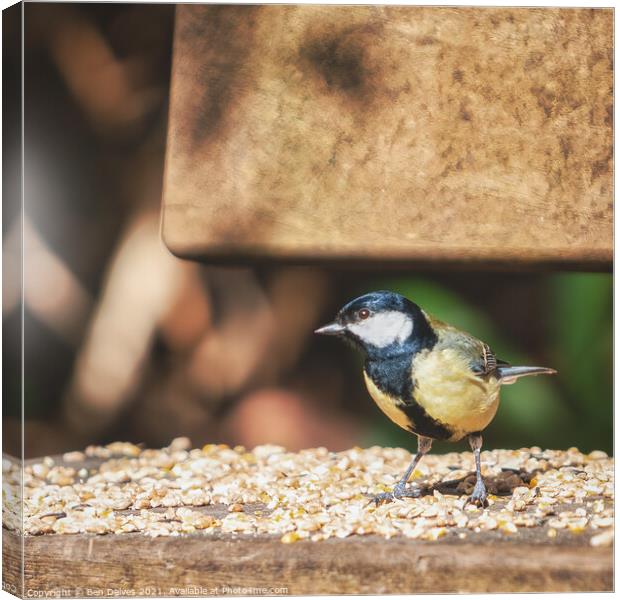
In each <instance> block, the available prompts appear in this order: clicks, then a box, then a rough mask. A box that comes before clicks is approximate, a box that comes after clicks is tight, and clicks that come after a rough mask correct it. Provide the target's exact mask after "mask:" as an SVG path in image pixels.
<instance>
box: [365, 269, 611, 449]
mask: <svg viewBox="0 0 620 600" xmlns="http://www.w3.org/2000/svg"><path fill="white" fill-rule="evenodd" d="M544 285H545V293H546V296H547V302H546V315H545V322H546V323H547V325H548V327H547V330H546V331H544V332H543V335H544V336H545V338H544V339H545V346H546V348H545V350H546V356H551V357H552V360H551V361H550V364H548V365H540V366H552V367H554V368H556V369H557V370H558V371H559V374H558V375H557V376H556V377H546V376H539V377H528V378H523V379H521V380H519V381H518V382H516V383H515V384H514V385H509V386H505V387H503V388H502V402H501V404H500V408H499V411H498V414H497V416H496V418H495V420H494V421H493V422H492V423H491V425H490V426H489V427H488V428H487V430H486V431H485V445H486V447H494V446H495V447H500V446H501V447H505V448H519V447H524V446H532V445H537V446H541V447H548V448H553V447H558V448H560V447H561V448H566V447H570V446H578V447H579V448H580V449H581V450H583V451H590V450H593V449H602V450H605V451H607V452H609V453H611V452H612V441H613V440H612V434H613V430H612V426H613V425H612V424H613V418H612V364H611V363H612V360H611V356H612V277H611V276H610V275H606V274H556V275H551V276H549V278H548V279H547V281H546V282H545V284H544ZM373 287H375V288H376V289H391V290H393V291H396V292H399V293H401V294H403V295H404V296H407V297H409V298H412V299H414V300H415V301H416V302H417V303H418V304H419V305H421V306H422V307H424V308H425V309H426V310H428V311H429V312H432V314H433V315H434V316H436V317H437V318H439V319H441V320H443V321H446V322H448V323H451V324H453V325H455V326H457V327H460V328H461V329H464V330H465V331H468V332H470V333H471V334H473V335H475V336H476V337H478V338H480V339H483V340H484V341H486V342H487V343H488V344H489V345H490V346H491V348H493V350H494V351H495V353H496V354H497V355H498V356H499V357H501V358H503V359H505V360H507V361H509V362H510V363H512V364H515V365H517V364H523V365H528V364H529V365H533V364H536V363H537V362H539V360H538V361H537V360H536V359H535V358H534V357H532V356H530V355H528V351H527V348H521V347H518V346H517V345H516V344H515V343H514V341H513V340H510V339H508V338H507V337H506V336H505V335H503V334H502V332H501V331H500V330H499V329H498V327H497V326H496V325H495V323H493V322H492V321H491V320H490V319H489V318H488V317H487V316H486V315H485V314H483V313H482V312H481V311H480V310H479V309H477V308H475V307H474V306H472V305H471V304H469V303H468V302H467V301H466V300H465V299H464V298H462V297H461V296H460V295H459V294H457V293H455V292H454V291H452V290H451V289H449V288H447V287H446V286H444V285H439V284H437V283H435V282H434V281H432V280H431V279H429V278H425V277H411V278H402V279H393V280H383V281H380V282H375V284H374V285H373ZM365 442H367V443H368V444H373V443H376V444H381V445H393V446H396V445H402V446H404V447H408V448H410V449H413V448H415V438H414V437H413V436H411V435H409V434H407V433H406V432H404V431H402V430H399V429H398V428H397V427H395V426H394V425H393V424H392V423H390V422H388V421H387V419H385V418H383V417H382V416H379V415H378V416H377V419H375V421H374V422H373V423H372V426H371V428H370V430H369V432H368V437H367V439H366V440H365ZM435 449H436V450H438V451H448V450H450V451H452V450H454V449H455V448H454V446H452V445H449V444H435Z"/></svg>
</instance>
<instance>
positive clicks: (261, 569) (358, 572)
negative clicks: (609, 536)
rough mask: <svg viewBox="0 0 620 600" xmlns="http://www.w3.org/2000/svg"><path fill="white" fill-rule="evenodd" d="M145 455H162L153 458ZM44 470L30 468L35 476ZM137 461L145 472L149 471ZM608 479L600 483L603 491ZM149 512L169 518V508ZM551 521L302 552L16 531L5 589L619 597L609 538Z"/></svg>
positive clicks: (100, 465) (139, 536) (195, 537)
mask: <svg viewBox="0 0 620 600" xmlns="http://www.w3.org/2000/svg"><path fill="white" fill-rule="evenodd" d="M146 452H151V456H152V457H153V455H152V452H153V451H146ZM162 452H163V451H162ZM212 456H215V455H212ZM5 458H6V457H5ZM106 460H107V459H102V458H87V459H86V460H85V461H82V462H77V463H76V462H74V460H73V459H72V460H71V461H70V462H67V461H65V460H64V458H63V457H54V463H55V464H57V465H64V466H70V465H71V466H73V468H75V469H76V470H78V471H81V470H82V468H86V470H87V471H89V473H90V474H91V475H93V474H97V473H98V472H103V471H105V472H109V470H110V469H114V468H125V467H122V466H121V465H120V463H116V462H115V461H116V459H112V463H107V462H106ZM450 460H451V461H453V460H454V457H453V458H451V459H450ZM593 460H594V459H593ZM605 460H607V459H605ZM40 462H41V460H40V459H35V460H29V461H26V467H29V466H32V465H34V464H36V463H40ZM444 462H445V461H444ZM128 464H129V463H126V465H128ZM133 464H134V468H135V469H141V468H143V467H144V465H145V463H140V465H142V466H139V464H138V463H137V462H135V463H133ZM557 465H563V466H562V468H563V469H564V470H565V471H564V472H565V473H566V474H567V475H571V476H572V477H577V476H578V475H584V474H585V473H586V471H585V470H583V469H584V468H586V467H584V466H583V465H581V466H580V464H579V463H575V462H574V461H573V459H571V458H570V456H569V455H568V454H566V455H565V456H562V457H559V458H558V462H557ZM557 465H556V466H557ZM578 467H579V468H578ZM102 469H103V471H102ZM27 472H28V469H27V470H26V473H27ZM233 472H234V473H236V475H235V476H236V477H242V476H243V475H242V474H241V473H240V472H239V471H238V470H234V471H233ZM599 475H601V476H602V472H599ZM150 476H152V473H151V474H150ZM591 476H592V475H591ZM539 477H540V476H539ZM86 479H87V476H84V477H82V476H79V478H78V480H77V481H78V482H84V481H86ZM127 479H128V480H130V481H131V480H132V478H127ZM603 479H605V478H604V477H603ZM459 481H460V480H453V481H447V482H444V483H441V484H437V485H435V487H434V489H435V490H437V491H441V493H442V494H452V495H458V494H459V491H458V490H459V489H460V488H459V486H458V484H459ZM494 481H495V478H494V477H487V485H489V486H490V489H491V488H493V486H494V485H496V483H494ZM597 481H598V479H596V478H593V479H592V480H591V482H592V483H593V484H596V482H597ZM127 483H128V484H129V482H127ZM30 485H32V483H31V484H30ZM120 485H121V486H122V485H123V484H120ZM513 485H516V484H513ZM566 485H567V486H570V485H572V484H569V483H567V484H566ZM102 489H103V488H102ZM511 492H512V490H510V491H509V492H508V493H507V495H508V496H510V494H511ZM597 499H598V497H595V496H589V499H588V502H587V503H582V504H579V505H574V504H570V502H569V501H568V500H567V501H566V502H568V503H560V504H558V505H556V507H555V510H554V513H553V514H561V513H562V511H566V510H572V511H574V509H575V507H576V506H579V507H580V508H581V509H582V510H584V511H585V512H586V513H588V514H589V513H591V511H592V510H593V508H592V506H593V505H592V502H593V501H594V500H597ZM96 501H97V500H96V499H93V500H92V502H96ZM601 501H602V500H601ZM505 502H506V498H505V494H504V497H503V500H501V501H500V500H498V503H497V505H494V506H493V507H491V508H490V509H489V514H491V515H495V516H498V515H500V513H499V512H498V511H499V509H500V508H501V507H502V506H504V505H505ZM604 502H605V504H606V505H607V506H609V505H610V503H611V502H613V499H610V498H606V499H605V500H604ZM192 509H193V510H196V511H199V512H201V513H203V514H206V515H210V516H212V517H214V518H215V519H224V518H225V517H226V516H227V515H230V514H231V513H230V510H229V507H228V506H226V505H225V504H221V503H220V504H208V505H204V506H193V507H192ZM145 510H146V511H147V512H158V513H165V512H166V511H168V510H169V508H166V507H165V506H161V507H156V508H148V509H145ZM243 510H244V511H245V512H246V513H256V512H257V511H260V512H261V513H263V514H265V513H266V514H269V513H270V512H271V511H270V510H269V509H268V508H267V507H266V506H265V505H264V504H260V503H259V504H255V505H249V504H246V505H245V506H244V507H243ZM115 512H116V513H118V514H120V513H123V514H129V513H132V514H138V513H141V512H142V511H141V510H136V509H121V510H118V511H115ZM520 514H523V513H520ZM498 518H499V517H498ZM543 521H544V520H543ZM543 521H541V522H540V523H539V524H538V525H537V526H534V527H525V528H523V527H520V528H519V529H518V532H516V531H515V532H514V534H510V535H507V534H506V533H505V532H502V531H500V530H499V529H494V530H487V531H485V530H482V531H477V532H472V531H471V530H470V531H468V532H467V537H466V538H464V539H461V538H460V537H458V536H456V535H449V536H446V537H442V538H439V539H437V540H435V541H424V540H421V539H410V538H407V537H404V536H395V537H392V538H391V539H385V538H383V537H380V536H377V535H365V536H363V535H352V536H350V537H347V538H345V539H338V538H331V539H328V540H323V541H297V542H296V543H293V544H284V543H282V542H281V540H280V537H279V536H278V535H273V536H270V535H264V534H262V535H251V534H248V535H243V534H238V535H235V534H231V533H223V532H222V531H221V530H220V531H219V532H216V533H207V532H206V531H201V532H196V533H189V534H180V535H163V536H160V537H155V538H154V537H150V536H148V535H145V534H144V533H142V532H136V533H120V534H108V535H94V534H84V533H80V534H53V533H52V534H43V535H28V536H26V537H25V538H23V545H22V538H20V537H19V536H18V535H17V534H16V533H15V532H13V531H8V530H6V529H3V540H2V541H3V544H2V551H3V585H4V588H5V589H7V590H9V591H12V592H13V593H16V594H19V595H23V596H24V597H41V596H43V595H44V594H45V593H48V594H49V592H50V591H52V590H56V591H57V593H58V594H60V595H62V597H70V596H71V597H72V596H81V597H96V596H106V597H110V596H115V597H116V596H126V595H134V596H135V595H140V596H208V595H211V596H212V595H265V594H266V593H268V594H271V595H285V594H342V593H355V594H384V593H401V594H402V593H421V592H434V593H438V592H528V591H547V592H549V591H610V590H612V589H613V548H612V547H611V546H610V545H592V542H591V538H592V535H596V534H597V531H598V532H600V531H601V530H600V529H599V530H591V529H588V531H587V532H586V531H581V532H579V534H575V533H573V532H571V531H570V530H569V528H560V529H558V530H555V531H554V533H555V534H556V535H555V536H553V537H550V536H549V527H547V526H546V525H545V524H544V523H543ZM140 531H142V530H140ZM22 551H23V555H22ZM22 559H23V560H22ZM22 565H23V575H24V578H23V580H22ZM22 584H23V587H22ZM257 588H260V590H261V591H256V589H257ZM283 588H284V589H283ZM265 589H266V590H267V592H265V591H264V590H265Z"/></svg>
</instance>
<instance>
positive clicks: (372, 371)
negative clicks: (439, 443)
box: [365, 354, 454, 440]
mask: <svg viewBox="0 0 620 600" xmlns="http://www.w3.org/2000/svg"><path fill="white" fill-rule="evenodd" d="M411 359H412V356H411V355H410V354H404V355H399V356H396V357H392V358H389V359H387V360H368V361H367V362H366V366H365V371H366V373H367V375H368V377H369V378H370V379H371V380H372V382H373V383H374V384H375V385H376V386H377V387H378V388H379V389H380V390H381V391H382V392H383V393H385V394H388V395H389V396H392V397H394V398H399V399H400V400H402V402H403V404H401V405H400V406H399V407H398V408H399V409H400V410H402V411H403V412H404V413H405V414H406V415H407V417H408V418H409V420H410V421H412V423H413V424H414V426H413V427H409V428H408V429H409V430H410V431H411V432H412V433H416V434H418V435H423V436H426V437H429V438H432V439H434V440H447V439H448V438H450V437H452V435H453V434H454V431H453V430H452V429H451V428H449V427H448V426H447V425H445V424H444V423H442V422H441V421H438V420H437V419H433V418H432V417H431V416H430V415H429V414H428V413H427V412H426V410H425V409H424V407H422V406H420V405H419V404H418V403H417V402H416V401H415V388H414V385H413V379H412V377H411Z"/></svg>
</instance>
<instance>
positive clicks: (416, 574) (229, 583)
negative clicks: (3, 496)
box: [3, 531, 613, 596]
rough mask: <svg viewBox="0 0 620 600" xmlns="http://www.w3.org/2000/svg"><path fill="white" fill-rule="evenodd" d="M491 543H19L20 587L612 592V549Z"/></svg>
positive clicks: (126, 537) (80, 538) (154, 591)
mask: <svg viewBox="0 0 620 600" xmlns="http://www.w3.org/2000/svg"><path fill="white" fill-rule="evenodd" d="M3 533H4V538H5V541H6V543H5V544H4V547H3V560H4V565H5V575H4V578H5V581H11V579H12V578H13V577H15V575H16V569H15V565H16V564H19V563H18V562H16V559H17V558H18V554H19V553H18V548H19V538H18V537H17V536H15V535H14V534H13V533H10V532H7V531H4V532H3ZM492 537H493V536H491V535H490V534H489V536H487V539H486V541H484V542H480V543H467V542H455V541H451V542H445V541H441V540H440V541H437V542H422V541H414V540H408V539H405V538H394V539H391V540H384V539H381V538H378V537H374V536H373V537H360V536H356V537H355V538H350V539H345V540H337V539H333V540H327V541H325V542H318V543H315V542H297V543H296V544H292V545H283V544H281V543H280V542H279V540H277V539H271V538H266V537H261V538H253V539H250V540H247V539H243V538H240V537H239V538H234V537H232V536H230V535H228V536H222V537H220V538H216V539H213V538H210V539H205V537H204V536H200V535H186V536H182V537H159V538H155V539H153V538H149V537H147V536H143V535H141V534H123V535H119V536H113V535H108V536H96V535H64V536H60V535H46V536H39V537H27V538H26V543H25V556H26V562H25V591H26V593H27V592H28V590H53V589H59V590H67V593H69V594H70V595H82V596H86V595H90V596H93V595H99V594H101V595H103V596H109V595H110V593H109V592H108V591H107V590H116V592H114V591H113V592H112V595H121V594H123V595H156V596H175V595H212V593H211V592H210V591H213V590H214V589H215V588H217V589H219V593H220V595H229V594H228V593H226V592H225V591H223V590H224V588H225V587H229V588H282V587H284V588H286V589H287V593H288V594H296V595H297V594H347V593H356V594H384V593H400V594H405V593H421V592H436V593H437V592H517V591H518V592H533V591H558V592H560V591H610V590H612V587H613V583H612V580H613V577H612V573H613V567H612V563H613V557H612V550H611V548H590V547H587V548H584V547H582V546H580V545H566V544H551V543H548V542H543V541H542V540H540V539H537V538H536V535H532V536H531V537H532V539H531V541H529V542H527V543H514V542H511V541H507V540H505V539H504V540H502V539H499V536H497V539H490V538H492ZM190 588H194V590H195V591H197V592H198V593H192V592H191V589H190ZM196 588H198V589H196ZM145 590H146V591H145ZM188 590H189V591H188ZM207 590H210V591H207ZM243 594H244V593H243V591H238V592H237V593H236V594H233V595H243ZM247 594H248V592H246V595H247ZM30 595H32V592H31V593H30ZM250 595H251V592H250Z"/></svg>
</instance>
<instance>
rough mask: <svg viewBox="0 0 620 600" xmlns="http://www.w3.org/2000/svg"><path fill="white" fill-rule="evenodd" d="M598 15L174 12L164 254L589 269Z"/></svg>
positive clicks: (603, 153)
mask: <svg viewBox="0 0 620 600" xmlns="http://www.w3.org/2000/svg"><path fill="white" fill-rule="evenodd" d="M612 33H613V12H612V10H606V9H597V10H594V9H559V8H558V9H556V8H552V9H544V8H536V9H523V8H465V7H462V8H447V7H395V6H365V7H361V6H356V7H353V6H346V7H343V6H199V5H180V6H179V7H177V22H176V31H175V41H174V60H173V78H172V89H171V108H170V118H169V135H168V147H167V163H166V175H165V193H164V209H163V236H164V239H165V241H166V243H167V245H168V247H169V248H170V249H171V250H172V251H173V252H174V253H175V254H178V255H180V256H184V257H193V258H206V259H209V260H214V259H229V260H230V259H232V260H241V259H243V260H246V259H248V258H271V259H278V260H280V259H293V260H320V259H325V260H337V259H341V260H351V259H357V260H382V261H389V260H394V261H396V262H398V261H404V260H407V261H410V260H418V261H420V260H422V261H436V260H444V261H471V260H478V261H485V262H488V261H491V262H500V263H502V264H503V265H510V264H521V265H523V264H533V263H536V264H540V263H542V262H546V263H549V262H551V263H554V264H567V263H578V264H580V265H582V266H586V267H587V266H592V265H596V264H598V265H601V264H602V265H606V266H608V265H609V264H610V261H611V256H612V171H613V164H612V112H613V98H612V56H613V39H612Z"/></svg>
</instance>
